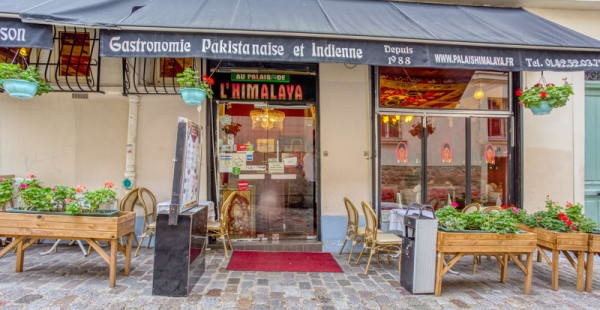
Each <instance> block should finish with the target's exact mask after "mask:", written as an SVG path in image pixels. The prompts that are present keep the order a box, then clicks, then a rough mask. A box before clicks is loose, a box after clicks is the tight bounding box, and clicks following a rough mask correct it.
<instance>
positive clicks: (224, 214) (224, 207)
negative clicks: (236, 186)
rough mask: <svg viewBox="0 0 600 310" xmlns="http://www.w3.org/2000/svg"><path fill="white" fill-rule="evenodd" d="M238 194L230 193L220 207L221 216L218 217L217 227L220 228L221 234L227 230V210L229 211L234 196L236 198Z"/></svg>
mask: <svg viewBox="0 0 600 310" xmlns="http://www.w3.org/2000/svg"><path fill="white" fill-rule="evenodd" d="M237 194H238V192H231V194H229V196H228V197H227V199H225V201H223V205H222V206H221V214H220V215H219V227H220V228H221V232H222V233H225V231H227V230H228V229H229V210H231V206H232V205H233V200H234V199H235V196H237Z"/></svg>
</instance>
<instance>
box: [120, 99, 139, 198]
mask: <svg viewBox="0 0 600 310" xmlns="http://www.w3.org/2000/svg"><path fill="white" fill-rule="evenodd" d="M128 98H129V121H128V124H127V147H126V153H125V174H124V175H125V180H123V187H125V188H127V189H130V188H134V187H135V184H136V182H135V147H136V143H137V119H138V106H139V104H140V96H131V95H130V96H128ZM128 181H129V182H128ZM127 185H129V186H127Z"/></svg>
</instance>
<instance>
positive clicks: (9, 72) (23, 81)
mask: <svg viewBox="0 0 600 310" xmlns="http://www.w3.org/2000/svg"><path fill="white" fill-rule="evenodd" d="M0 86H2V88H4V90H5V91H6V92H7V93H8V94H9V95H10V96H11V97H14V98H19V99H31V98H33V97H34V96H35V95H41V94H44V93H47V92H49V91H50V90H52V88H51V87H50V85H49V84H48V82H46V80H45V79H44V78H42V77H41V76H40V73H39V72H38V71H37V70H36V69H35V68H34V67H27V68H26V69H23V68H21V65H19V64H9V63H0Z"/></svg>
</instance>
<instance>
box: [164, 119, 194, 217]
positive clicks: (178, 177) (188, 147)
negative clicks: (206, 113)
mask: <svg viewBox="0 0 600 310" xmlns="http://www.w3.org/2000/svg"><path fill="white" fill-rule="evenodd" d="M201 145H202V129H201V128H200V126H198V125H197V124H195V123H193V122H192V121H190V120H188V119H186V118H183V117H180V118H179V120H178V125H177V140H176V143H175V166H174V171H173V190H172V193H171V206H170V208H169V225H177V216H178V215H179V213H180V212H183V210H182V209H183V208H189V207H194V206H196V204H198V200H199V194H200V159H201V156H202V153H201V149H200V146H201Z"/></svg>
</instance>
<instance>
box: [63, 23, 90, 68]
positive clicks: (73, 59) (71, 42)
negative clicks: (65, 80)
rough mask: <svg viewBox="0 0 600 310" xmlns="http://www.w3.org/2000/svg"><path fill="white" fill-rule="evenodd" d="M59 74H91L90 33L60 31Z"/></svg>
mask: <svg viewBox="0 0 600 310" xmlns="http://www.w3.org/2000/svg"><path fill="white" fill-rule="evenodd" d="M59 51H60V55H59V68H60V70H59V75H60V76H90V75H91V71H90V59H91V46H90V33H89V32H60V33H59Z"/></svg>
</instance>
